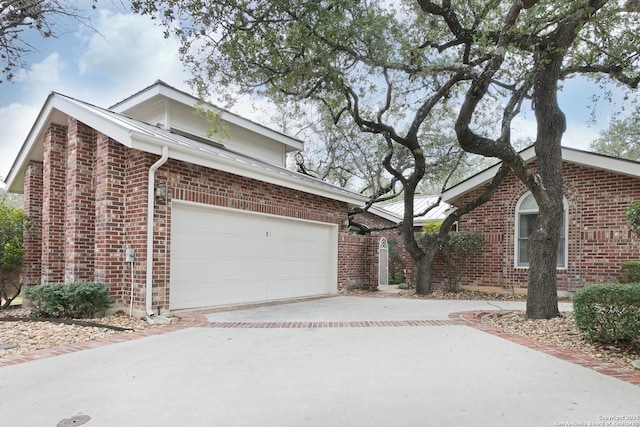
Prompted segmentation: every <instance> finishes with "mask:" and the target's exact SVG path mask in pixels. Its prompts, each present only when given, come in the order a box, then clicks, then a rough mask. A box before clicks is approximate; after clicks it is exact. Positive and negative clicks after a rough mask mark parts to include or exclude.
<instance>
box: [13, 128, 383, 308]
mask: <svg viewBox="0 0 640 427" xmlns="http://www.w3.org/2000/svg"><path fill="white" fill-rule="evenodd" d="M67 129H68V131H67ZM44 153H45V155H44V163H43V166H42V173H41V175H40V176H39V175H38V169H37V168H36V167H35V166H34V167H33V168H30V169H28V172H27V177H26V180H27V182H26V188H25V190H26V191H25V195H26V202H25V203H26V205H27V206H28V207H29V208H28V209H29V214H30V216H32V218H33V219H34V221H35V222H36V223H37V222H38V221H39V220H38V215H41V218H42V228H41V233H36V234H35V235H34V237H33V239H34V240H33V242H34V244H33V245H30V246H29V247H30V249H27V251H26V252H27V253H26V259H30V260H33V262H31V263H29V266H30V267H28V268H25V272H24V274H25V277H30V279H29V280H32V281H33V282H36V281H37V282H51V281H63V280H66V281H71V280H89V281H91V280H93V281H98V282H101V283H104V284H106V285H107V286H108V287H109V288H110V292H111V294H112V295H113V296H114V297H115V298H116V300H117V301H118V303H120V304H121V305H124V306H127V305H128V304H129V301H130V298H131V283H132V280H133V288H134V289H133V300H134V302H133V304H134V307H135V308H136V309H142V308H143V307H144V305H145V283H146V234H147V188H148V187H147V185H148V172H149V167H150V166H151V165H152V164H153V163H154V162H156V161H157V160H158V158H159V156H155V155H151V154H148V153H144V152H140V151H137V150H131V149H128V148H126V147H124V146H122V145H121V144H119V143H117V142H115V141H113V140H111V139H109V138H108V137H107V136H105V135H102V134H99V133H97V132H95V131H94V130H92V129H90V128H88V127H87V126H85V125H83V124H82V123H79V122H77V121H76V120H73V119H71V120H70V122H69V126H68V128H67V127H63V126H59V125H55V124H54V125H51V127H50V129H49V131H48V132H47V135H46V138H45V143H44ZM156 182H157V183H163V184H165V185H166V186H167V188H168V193H169V200H167V201H166V202H165V203H156V206H155V212H154V216H155V227H154V238H155V243H154V248H153V258H154V259H153V265H154V271H153V303H152V306H153V308H154V309H155V308H157V307H161V308H164V309H166V308H168V306H169V298H170V295H169V278H170V270H169V268H170V262H169V256H170V235H171V230H170V227H171V220H170V219H171V200H173V199H179V200H185V201H191V202H197V203H205V204H211V205H216V206H223V207H229V208H234V209H242V210H247V211H252V212H259V213H267V214H271V215H280V216H287V217H291V218H299V219H305V220H312V221H321V222H327V223H331V224H336V225H338V226H339V230H340V231H339V239H338V240H339V243H338V246H339V248H338V252H339V256H338V258H339V259H338V286H339V288H344V287H347V286H351V285H354V284H356V285H361V286H377V241H378V239H372V238H366V237H360V236H348V235H346V234H345V232H346V229H345V227H344V226H343V225H342V224H343V222H344V220H345V219H346V217H347V205H346V203H344V202H339V201H335V200H331V199H327V198H324V197H321V196H316V195H311V194H308V193H304V192H300V191H296V190H292V189H286V188H282V187H279V186H275V185H271V184H267V183H264V182H259V181H256V180H253V179H249V178H245V177H241V176H238V175H234V174H230V173H225V172H221V171H217V170H212V169H208V168H205V167H201V166H196V165H193V164H189V163H184V162H180V161H176V160H169V161H168V162H167V163H166V164H164V165H163V166H162V167H160V169H159V170H158V171H157V173H156ZM39 200H41V201H39ZM65 201H66V203H65ZM65 225H66V227H65ZM38 239H41V240H40V241H41V242H42V243H41V246H39V247H38V245H37V242H38ZM128 248H131V249H133V250H134V251H135V254H136V257H135V263H134V265H133V278H132V271H131V266H130V265H129V264H127V263H126V262H125V250H126V249H128ZM38 250H40V251H41V254H40V253H38ZM40 255H41V257H40ZM38 259H41V260H42V267H41V268H40V267H39V266H38V263H37V260H38ZM40 271H41V277H40V278H37V276H38V272H40ZM65 272H66V275H65Z"/></svg>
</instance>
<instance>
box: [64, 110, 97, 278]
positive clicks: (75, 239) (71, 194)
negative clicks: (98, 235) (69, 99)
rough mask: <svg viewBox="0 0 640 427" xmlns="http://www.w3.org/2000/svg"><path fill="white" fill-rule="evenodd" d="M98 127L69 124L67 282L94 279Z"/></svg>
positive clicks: (66, 207)
mask: <svg viewBox="0 0 640 427" xmlns="http://www.w3.org/2000/svg"><path fill="white" fill-rule="evenodd" d="M94 140H95V131H94V130H93V129H91V128H90V127H88V126H86V125H85V124H83V123H80V122H78V121H77V120H76V119H73V118H70V119H69V126H68V127H67V163H66V164H67V175H66V194H67V196H66V197H67V200H66V205H65V247H64V259H65V282H74V281H93V280H94V278H93V268H94V265H93V263H94V250H95V247H94V246H95V225H94V223H95V196H94V181H93V169H94V152H93V150H94Z"/></svg>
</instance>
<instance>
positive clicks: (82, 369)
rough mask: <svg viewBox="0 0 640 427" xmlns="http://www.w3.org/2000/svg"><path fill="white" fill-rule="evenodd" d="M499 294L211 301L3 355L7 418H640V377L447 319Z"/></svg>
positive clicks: (465, 421)
mask: <svg viewBox="0 0 640 427" xmlns="http://www.w3.org/2000/svg"><path fill="white" fill-rule="evenodd" d="M499 307H502V308H523V307H524V305H523V303H517V302H512V303H504V302H500V303H487V302H469V301H424V300H407V299H386V298H366V297H334V298H326V299H319V300H313V301H307V302H298V303H291V304H283V305H276V306H263V307H256V308H250V309H243V310H234V311H226V312H219V313H213V314H209V315H207V319H208V321H209V322H210V323H211V325H210V326H208V327H201V328H188V329H184V330H180V331H176V332H171V333H167V334H163V335H156V336H151V337H147V338H142V339H138V340H134V341H129V342H123V343H119V344H113V345H109V346H104V347H99V348H94V349H90V350H84V351H79V352H76V353H70V354H65V355H62V356H57V357H51V358H47V359H41V360H35V361H32V362H28V363H22V364H18V365H11V366H6V367H2V368H0V414H2V415H1V418H0V419H1V420H2V421H1V422H0V424H2V425H7V426H12V427H20V426H28V427H33V426H56V425H58V423H59V422H60V421H61V420H63V419H67V422H66V425H77V423H73V421H74V419H72V418H70V417H73V416H76V417H78V416H81V415H82V416H86V418H84V419H85V420H86V419H89V421H88V422H86V424H85V425H87V426H90V427H98V426H132V427H135V426H154V427H159V426H278V427H284V426H296V427H297V426H368V427H375V426H381V427H383V426H384V427H387V426H421V427H422V426H516V425H517V426H561V425H594V426H595V425H602V426H604V425H631V426H640V387H638V386H635V385H632V384H630V383H627V382H623V381H621V380H618V379H615V378H612V377H609V376H606V375H602V374H599V373H597V372H595V371H593V370H590V369H587V368H584V367H581V366H578V365H574V364H571V363H569V362H566V361H563V360H560V359H556V358H554V357H552V356H549V355H546V354H543V353H540V352H537V351H534V350H531V349H528V348H525V347H522V346H519V345H517V344H514V343H511V342H509V341H506V340H504V339H501V338H499V337H496V336H493V335H490V334H487V333H484V332H481V331H478V330H476V329H474V328H471V327H469V326H465V325H463V324H459V323H460V322H457V321H455V320H449V318H448V314H449V313H450V312H457V311H464V310H476V309H487V310H488V309H498V308H499ZM563 308H568V307H566V306H565V307H563ZM367 321H368V322H367ZM256 326H257V327H256ZM616 417H617V421H615V420H616ZM623 417H627V418H626V419H625V418H623ZM80 419H81V418H76V419H75V420H80ZM606 422H611V423H610V424H606ZM623 422H625V423H627V424H622V423H623ZM589 423H591V424H589ZM616 423H617V424H616ZM61 425H62V424H61Z"/></svg>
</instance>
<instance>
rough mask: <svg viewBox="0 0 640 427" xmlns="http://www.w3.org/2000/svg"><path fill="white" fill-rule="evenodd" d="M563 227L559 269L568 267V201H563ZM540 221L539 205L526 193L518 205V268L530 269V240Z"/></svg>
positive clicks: (516, 258) (516, 244) (559, 249)
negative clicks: (538, 220)
mask: <svg viewBox="0 0 640 427" xmlns="http://www.w3.org/2000/svg"><path fill="white" fill-rule="evenodd" d="M562 204H563V209H562V227H561V229H560V241H559V242H558V264H557V266H558V268H566V267H567V232H566V230H567V227H566V224H567V201H566V200H565V199H563V201H562ZM536 219H538V203H536V200H535V199H534V198H533V194H531V193H526V194H525V195H523V196H522V197H521V198H520V200H519V201H518V204H517V205H516V233H515V242H514V246H515V265H516V267H529V259H530V256H531V253H530V244H529V239H530V237H531V233H533V228H534V227H535V224H536Z"/></svg>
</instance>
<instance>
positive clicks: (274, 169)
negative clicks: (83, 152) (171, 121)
mask: <svg viewBox="0 0 640 427" xmlns="http://www.w3.org/2000/svg"><path fill="white" fill-rule="evenodd" d="M68 117H73V118H75V119H77V120H78V121H80V122H82V123H84V124H86V125H87V126H89V127H91V128H93V129H95V130H97V131H98V132H101V133H103V134H105V135H107V136H109V137H110V138H112V139H114V140H115V141H117V142H119V143H120V144H122V145H124V146H126V147H128V148H133V149H137V150H140V151H145V152H148V153H152V154H156V155H160V154H161V152H162V147H163V146H166V147H168V149H169V158H171V159H176V160H182V161H185V162H188V163H193V164H197V165H201V166H206V167H210V168H213V169H218V170H221V171H225V172H229V173H233V174H237V175H241V176H245V177H248V178H253V179H256V180H259V181H264V182H268V183H271V184H274V185H279V186H282V187H286V188H291V189H294V190H300V191H304V192H307V193H311V194H316V195H319V196H323V197H328V198H331V199H334V200H340V201H343V202H347V203H349V204H351V205H354V206H361V205H363V204H364V202H365V201H366V200H367V198H366V197H364V196H361V195H359V194H356V193H353V192H350V191H348V190H345V189H343V188H340V187H337V186H334V185H331V184H328V183H326V182H323V181H321V180H318V179H315V178H312V177H309V176H307V175H302V174H299V173H297V172H293V171H290V170H288V169H285V168H282V167H279V166H275V165H271V164H268V163H265V162H262V161H259V160H255V159H252V158H250V157H246V156H243V155H241V154H238V153H234V152H231V151H228V150H225V149H224V148H221V147H220V146H215V145H212V144H207V143H205V142H202V141H197V140H193V139H190V138H188V137H185V136H182V135H178V134H175V133H172V132H170V131H169V130H166V129H163V128H160V127H156V126H152V125H149V124H148V123H144V122H141V121H138V120H134V119H132V118H129V117H127V116H124V115H122V114H119V113H117V112H114V111H110V110H107V109H104V108H100V107H96V106H94V105H91V104H88V103H86V102H82V101H79V100H76V99H73V98H70V97H67V96H64V95H61V94H58V93H55V92H53V93H51V94H50V95H49V97H48V98H47V100H46V102H45V104H44V106H43V107H42V110H41V111H40V113H39V115H38V117H37V119H36V122H35V123H34V125H33V127H32V128H31V131H30V132H29V134H28V136H27V139H26V140H25V142H24V144H23V146H22V148H21V149H20V152H19V153H18V157H17V158H16V160H15V161H14V163H13V166H12V167H11V169H10V170H9V174H8V176H7V180H6V182H7V187H8V191H10V192H22V191H23V186H24V172H25V169H26V167H27V164H28V162H29V160H38V161H42V160H43V144H42V140H43V135H44V133H45V131H46V129H47V127H48V125H49V123H52V122H53V123H58V124H61V125H64V126H66V125H67V119H68Z"/></svg>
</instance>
